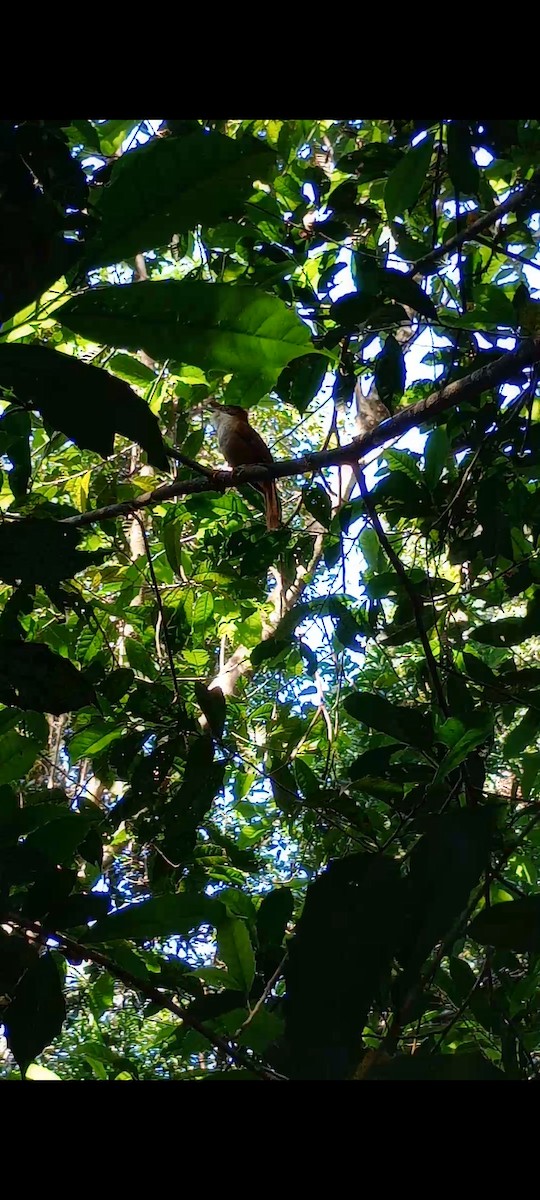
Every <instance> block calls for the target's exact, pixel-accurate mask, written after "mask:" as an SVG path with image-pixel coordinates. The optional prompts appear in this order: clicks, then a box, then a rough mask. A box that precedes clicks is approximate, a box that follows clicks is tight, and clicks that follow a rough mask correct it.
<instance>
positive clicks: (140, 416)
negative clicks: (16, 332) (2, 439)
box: [0, 284, 169, 471]
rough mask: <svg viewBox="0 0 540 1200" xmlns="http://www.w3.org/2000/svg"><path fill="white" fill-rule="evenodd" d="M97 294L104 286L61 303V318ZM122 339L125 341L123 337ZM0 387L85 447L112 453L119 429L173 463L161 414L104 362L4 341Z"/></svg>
mask: <svg viewBox="0 0 540 1200" xmlns="http://www.w3.org/2000/svg"><path fill="white" fill-rule="evenodd" d="M148 286H152V285H150V284H149V285H148ZM106 290H110V291H114V290H115V289H112V288H111V289H106ZM116 290H118V291H119V292H122V291H124V290H125V289H123V288H118V289H116ZM140 291H141V292H144V291H145V288H140ZM97 294H99V295H103V292H101V291H99V289H98V290H97V292H96V291H92V292H87V293H86V294H85V295H83V296H81V297H80V298H79V300H71V301H70V303H69V304H68V305H67V306H65V307H64V308H62V310H61V311H62V317H61V320H62V321H63V320H64V314H65V315H66V317H67V310H68V309H69V308H70V307H72V306H73V305H75V306H77V305H78V304H80V303H81V302H82V301H84V300H85V298H86V297H88V296H90V297H93V298H94V303H95V297H96V295H97ZM110 332H111V333H113V330H110ZM83 336H84V335H83ZM98 340H99V339H98ZM118 341H119V342H120V344H122V339H118ZM125 344H126V345H127V342H126V343H125ZM139 345H140V343H139V344H138V345H137V346H135V349H139ZM0 388H7V389H9V390H11V391H12V392H13V394H14V395H15V396H16V397H17V400H19V401H20V402H21V404H23V405H31V406H32V408H36V409H38V411H39V412H40V413H41V415H42V417H43V419H44V420H45V421H47V422H48V424H49V425H51V426H52V427H53V429H57V430H59V431H60V432H61V433H64V434H65V435H66V437H68V438H71V440H72V441H74V442H76V444H77V445H78V446H80V447H81V448H82V449H85V450H95V451H96V453H97V454H101V456H102V457H103V458H107V457H108V456H109V455H110V454H112V453H113V450H114V438H115V434H117V433H120V434H122V436H123V437H127V438H129V439H130V440H131V441H135V442H138V444H139V445H140V446H142V449H143V450H145V451H146V453H147V455H148V461H149V462H150V463H151V464H152V466H154V467H157V468H158V469H159V470H162V471H168V469H169V462H168V459H167V456H166V454H165V450H164V447H163V441H162V437H161V433H160V430H159V425H158V422H157V418H156V417H155V416H154V414H153V413H152V412H150V409H149V408H148V406H147V404H146V402H145V401H144V400H142V399H141V397H140V396H137V394H136V393H135V392H134V391H132V389H131V388H130V387H129V386H128V384H127V383H124V382H123V380H121V379H117V378H116V376H114V375H111V374H110V373H109V372H108V371H103V370H101V369H100V367H92V366H88V365H87V363H84V362H81V360H80V359H78V358H71V357H70V356H69V355H67V354H61V353H59V352H58V351H57V350H49V349H48V348H47V347H46V346H29V345H23V344H22V343H15V342H12V343H4V344H3V345H0Z"/></svg>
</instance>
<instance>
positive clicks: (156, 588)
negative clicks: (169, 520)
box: [133, 513, 181, 704]
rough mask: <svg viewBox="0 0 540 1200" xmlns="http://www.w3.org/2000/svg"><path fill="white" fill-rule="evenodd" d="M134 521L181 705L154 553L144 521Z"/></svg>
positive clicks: (134, 516) (136, 517) (178, 700)
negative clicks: (144, 554)
mask: <svg viewBox="0 0 540 1200" xmlns="http://www.w3.org/2000/svg"><path fill="white" fill-rule="evenodd" d="M133 519H134V520H135V521H137V523H138V525H139V528H140V531H141V536H142V539H143V542H144V549H145V552H146V557H147V560H148V570H149V571H150V578H151V580H152V587H153V590H154V595H155V597H156V604H157V606H158V609H159V615H160V617H161V628H162V630H163V640H164V642H165V647H166V650H167V658H168V660H169V667H170V670H171V679H172V682H173V688H174V694H175V697H176V701H177V703H178V704H180V703H181V697H180V689H179V687H178V677H177V674H176V667H175V665H174V657H173V652H172V647H171V643H170V638H169V631H168V629H167V622H166V620H165V613H164V611H163V603H162V599H161V593H160V590H159V584H158V581H157V579H156V573H155V571H154V564H153V562H152V552H151V550H150V546H149V544H148V537H147V535H146V529H145V528H144V521H143V520H142V518H141V517H139V516H138V514H137V513H134V514H133Z"/></svg>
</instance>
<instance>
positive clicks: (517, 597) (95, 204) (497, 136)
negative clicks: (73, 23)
mask: <svg viewBox="0 0 540 1200" xmlns="http://www.w3.org/2000/svg"><path fill="white" fill-rule="evenodd" d="M539 167H540V122H538V121H532V120H531V121H526V120H525V121H514V120H512V121H489V120H482V121H458V120H454V121H438V120H437V121H431V122H427V121H421V122H420V121H414V120H394V121H390V120H385V121H353V120H352V121H350V122H347V121H273V120H267V121H219V122H218V121H163V122H144V121H138V122H137V121H72V122H69V121H49V122H47V121H19V122H7V121H4V122H0V320H1V321H2V325H1V329H0V407H1V410H2V411H1V416H0V455H1V461H0V466H1V480H0V510H1V513H0V515H1V520H0V601H1V612H0V910H1V911H0V1021H1V1022H2V1024H3V1031H4V1035H5V1041H4V1045H5V1050H4V1053H3V1060H2V1063H3V1065H2V1072H3V1076H4V1078H6V1079H7V1078H11V1079H17V1078H29V1079H32V1078H34V1079H40V1078H41V1079H46V1078H51V1077H52V1078H59V1079H103V1080H109V1079H111V1080H113V1079H118V1078H120V1079H145V1078H151V1079H160V1078H174V1079H185V1078H190V1079H206V1080H207V1081H212V1080H215V1079H218V1078H219V1079H222V1078H224V1077H231V1078H241V1077H245V1078H251V1079H266V1080H269V1081H270V1080H272V1079H276V1078H277V1079H280V1078H285V1079H289V1078H302V1079H328V1080H330V1079H346V1078H355V1079H390V1078H419V1079H454V1078H523V1079H529V1078H534V1077H535V1076H536V1075H537V1074H538V1070H539V1065H540V998H539V993H538V983H539V980H540V933H539V931H540V893H539V891H538V876H539V865H540V777H539V768H540V748H539V743H538V738H539V734H540V667H539V666H538V665H537V663H536V656H537V650H538V644H539V640H538V639H539V636H540V547H539V537H540V503H539V496H540V492H539V491H538V478H539V476H540V419H539V415H540V410H539V408H538V400H537V386H538V377H539V371H540V368H539V366H538V364H539V363H540V336H539V331H540V304H539V301H538V300H537V299H535V291H537V290H538V286H540V274H538V273H537V272H538V271H540V266H537V265H536V263H537V251H538V237H539V232H538V230H539V220H540V170H538V168H539ZM209 398H214V399H217V400H218V401H223V403H225V404H236V405H241V406H243V407H249V408H250V419H251V421H252V422H253V424H254V425H255V426H256V427H257V428H258V430H259V431H260V432H261V434H262V435H263V436H264V438H265V440H266V441H267V443H268V444H269V445H270V446H271V448H272V451H273V454H274V458H275V460H276V465H275V466H274V467H270V468H268V467H266V468H263V467H251V468H244V469H243V470H241V471H240V472H236V473H235V474H234V475H233V476H231V474H230V473H229V472H227V471H226V470H225V468H224V465H223V462H222V461H221V459H220V456H219V453H218V450H217V445H216V441H215V437H214V434H213V426H212V419H211V416H212V414H211V411H210V410H209V409H208V408H207V407H206V406H205V402H206V401H207V400H208V399H209ZM381 421H383V422H384V424H383V425H382V426H381V424H380V423H381ZM411 431H416V432H415V433H414V434H413V433H412V432H411ZM404 434H408V438H407V439H406V441H405V444H404V443H403V442H401V444H400V446H399V447H398V448H396V441H397V439H398V438H400V437H403V435H404ZM366 461H370V462H371V466H368V467H366ZM265 472H266V474H265ZM263 477H265V478H271V477H276V478H277V479H278V486H279V489H280V492H281V497H282V501H283V512H284V522H283V525H282V527H281V528H280V529H279V530H277V531H276V532H268V531H267V529H266V527H265V523H264V519H263V503H262V498H261V496H260V494H259V493H258V492H257V491H255V490H254V489H253V488H252V487H250V486H249V479H250V478H252V479H254V480H256V479H261V478H263ZM366 477H367V481H366ZM537 691H538V694H539V700H538V701H537V700H536V693H537Z"/></svg>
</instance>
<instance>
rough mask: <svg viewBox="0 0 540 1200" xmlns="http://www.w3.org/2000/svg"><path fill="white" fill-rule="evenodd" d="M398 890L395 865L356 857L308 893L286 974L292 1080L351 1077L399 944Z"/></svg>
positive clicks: (334, 865)
mask: <svg viewBox="0 0 540 1200" xmlns="http://www.w3.org/2000/svg"><path fill="white" fill-rule="evenodd" d="M401 883H402V881H401V879H400V874H399V866H398V864H397V863H396V862H394V861H393V860H392V859H389V858H382V857H381V856H375V855H364V854H355V855H351V856H349V857H347V858H344V859H342V860H341V861H336V862H333V863H332V864H331V865H330V867H329V868H328V869H327V870H326V871H325V872H324V874H323V875H321V876H320V878H319V879H317V880H316V882H315V883H313V884H311V885H310V886H309V888H308V891H307V896H306V903H305V906H304V911H303V914H302V917H301V919H300V921H299V922H298V925H297V932H296V935H295V937H294V938H293V939H292V940H291V942H290V943H289V955H288V960H287V964H286V968H285V971H286V980H287V995H286V1001H285V1020H286V1057H287V1073H288V1074H289V1075H290V1076H291V1077H292V1078H296V1079H345V1078H347V1077H349V1076H350V1075H351V1074H352V1072H353V1071H354V1068H355V1066H356V1065H357V1063H358V1061H359V1057H360V1047H361V1037H362V1026H363V1024H364V1022H365V1019H366V1015H367V1011H368V1008H369V1006H370V1004H372V1003H373V1002H374V1000H375V998H376V995H377V992H378V989H379V987H380V985H381V984H382V982H383V980H385V979H386V978H387V976H388V975H389V972H390V967H391V962H392V958H393V956H394V953H395V950H396V947H397V945H398V943H399V938H400V931H401V917H402V901H401ZM329 946H331V947H332V962H331V966H329V964H328V963H326V962H325V947H329Z"/></svg>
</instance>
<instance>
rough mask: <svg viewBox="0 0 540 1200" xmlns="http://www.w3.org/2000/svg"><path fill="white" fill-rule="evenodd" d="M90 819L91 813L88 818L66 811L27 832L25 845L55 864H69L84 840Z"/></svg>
mask: <svg viewBox="0 0 540 1200" xmlns="http://www.w3.org/2000/svg"><path fill="white" fill-rule="evenodd" d="M92 820H93V814H91V815H90V820H89V818H88V816H83V815H81V814H79V813H73V812H67V813H65V814H64V816H62V817H58V818H57V819H56V820H54V821H50V822H49V823H48V824H47V825H43V826H42V827H41V828H40V829H35V830H34V831H33V832H32V833H29V834H28V837H27V839H26V846H27V847H29V848H31V849H32V850H39V852H40V853H41V854H44V855H46V857H47V858H49V859H50V860H51V862H53V863H54V864H55V865H60V866H69V865H70V864H71V862H72V861H73V858H74V855H75V853H76V851H77V849H78V847H79V846H80V845H81V842H83V841H84V839H85V837H86V835H87V833H88V829H89V825H90V824H91V822H92Z"/></svg>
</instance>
